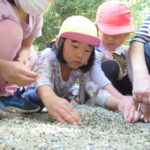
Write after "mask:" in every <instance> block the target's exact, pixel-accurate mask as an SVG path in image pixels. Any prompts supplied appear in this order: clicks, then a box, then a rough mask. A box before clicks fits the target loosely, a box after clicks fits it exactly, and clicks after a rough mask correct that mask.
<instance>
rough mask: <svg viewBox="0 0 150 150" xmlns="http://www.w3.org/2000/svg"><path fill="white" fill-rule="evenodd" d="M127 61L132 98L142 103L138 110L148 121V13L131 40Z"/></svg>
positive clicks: (149, 98)
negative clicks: (131, 83)
mask: <svg viewBox="0 0 150 150" xmlns="http://www.w3.org/2000/svg"><path fill="white" fill-rule="evenodd" d="M129 61H130V63H131V64H130V63H129V66H128V67H129V75H130V78H131V80H132V81H133V97H134V100H135V101H136V102H138V103H143V104H142V105H141V109H140V111H141V112H142V113H143V115H144V120H145V122H150V75H149V73H150V13H149V14H148V16H147V17H146V19H145V20H144V23H143V25H142V26H141V28H140V29H139V31H138V32H137V33H136V35H135V37H134V38H133V39H132V41H131V45H130V49H129ZM131 66H132V67H131Z"/></svg>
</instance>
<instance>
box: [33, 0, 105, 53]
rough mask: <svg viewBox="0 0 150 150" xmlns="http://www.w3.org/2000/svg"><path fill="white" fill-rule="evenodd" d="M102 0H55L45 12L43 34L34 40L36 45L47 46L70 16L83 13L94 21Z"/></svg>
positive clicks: (40, 47) (39, 46)
mask: <svg viewBox="0 0 150 150" xmlns="http://www.w3.org/2000/svg"><path fill="white" fill-rule="evenodd" d="M101 2H102V0H92V1H91V0H55V2H54V3H53V4H52V6H51V7H50V8H49V10H48V11H47V12H46V13H45V14H44V26H43V35H42V36H41V37H40V38H37V39H36V40H35V41H34V45H36V46H37V47H38V48H39V50H42V49H43V48H45V47H46V46H47V44H48V43H49V42H50V41H51V40H52V39H54V38H55V36H56V35H57V34H58V32H59V28H60V26H61V24H62V22H63V21H64V19H66V18H67V17H68V16H72V15H82V16H86V17H88V18H89V19H91V20H92V21H94V19H95V15H96V10H97V8H98V6H99V5H100V4H101Z"/></svg>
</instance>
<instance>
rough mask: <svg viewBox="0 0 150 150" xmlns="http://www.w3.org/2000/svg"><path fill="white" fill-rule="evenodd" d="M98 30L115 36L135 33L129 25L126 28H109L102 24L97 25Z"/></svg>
mask: <svg viewBox="0 0 150 150" xmlns="http://www.w3.org/2000/svg"><path fill="white" fill-rule="evenodd" d="M97 26H98V28H99V30H100V31H101V32H102V33H104V34H108V35H117V34H128V33H132V32H135V30H134V28H133V27H132V26H131V25H127V26H109V25H104V24H97Z"/></svg>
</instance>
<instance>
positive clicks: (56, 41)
mask: <svg viewBox="0 0 150 150" xmlns="http://www.w3.org/2000/svg"><path fill="white" fill-rule="evenodd" d="M58 41H59V37H56V38H55V44H56V47H57V46H58Z"/></svg>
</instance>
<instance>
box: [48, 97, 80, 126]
mask: <svg viewBox="0 0 150 150" xmlns="http://www.w3.org/2000/svg"><path fill="white" fill-rule="evenodd" d="M47 109H48V112H49V114H51V115H52V116H53V117H54V118H55V119H57V120H58V121H59V122H61V123H68V124H80V123H81V118H80V115H79V114H78V113H77V112H76V111H75V109H74V108H73V106H72V105H71V104H70V103H69V102H68V101H67V100H65V99H63V98H60V97H57V98H55V99H53V100H52V101H50V102H49V104H48V106H47Z"/></svg>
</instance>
